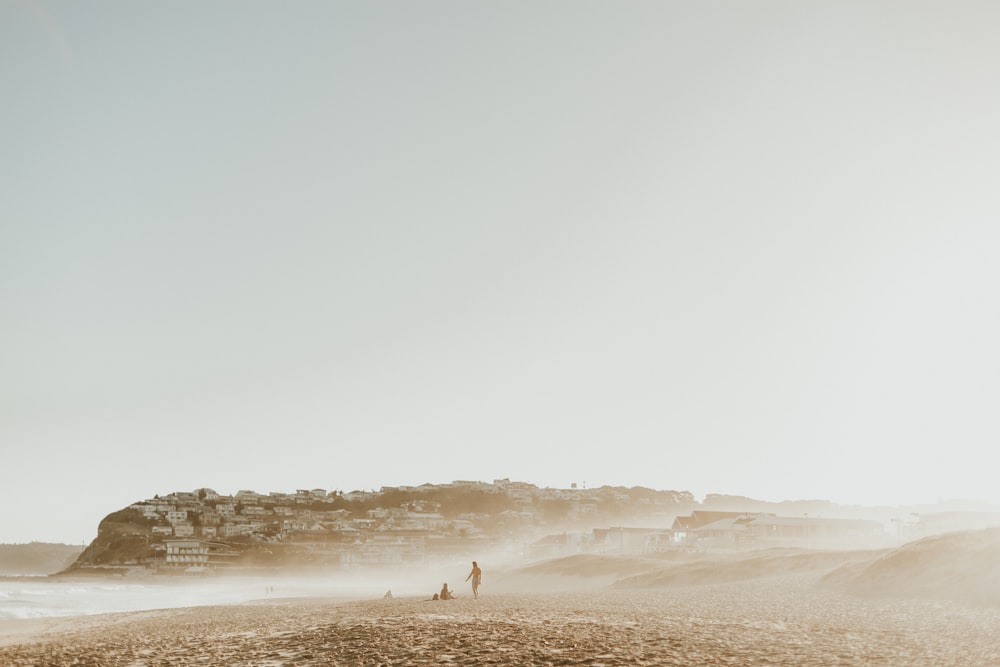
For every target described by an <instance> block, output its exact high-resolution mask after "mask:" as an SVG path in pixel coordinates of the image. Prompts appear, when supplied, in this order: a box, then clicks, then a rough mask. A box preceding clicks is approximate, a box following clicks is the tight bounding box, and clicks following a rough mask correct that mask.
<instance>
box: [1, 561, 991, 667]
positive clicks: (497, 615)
mask: <svg viewBox="0 0 1000 667" xmlns="http://www.w3.org/2000/svg"><path fill="white" fill-rule="evenodd" d="M815 582H816V578H815V577H804V576H796V577H784V578H769V579H762V580H756V581H752V582H741V583H734V584H726V585H709V586H697V587H686V588H685V587H678V588H671V589H661V590H646V591H621V590H599V591H588V592H585V593H582V592H578V593H532V594H524V595H515V594H501V595H489V594H488V593H487V592H486V589H485V588H484V590H483V593H484V595H483V597H482V598H481V599H480V600H478V601H476V600H473V599H471V597H469V596H468V595H465V596H463V597H461V598H460V599H458V600H454V601H447V602H441V601H438V602H431V601H424V600H423V599H419V598H397V599H393V600H381V599H379V600H366V601H357V602H350V603H344V602H342V601H329V600H321V599H295V600H268V601H261V602H259V603H250V604H243V605H233V606H219V607H199V608H187V609H173V610H161V611H154V612H137V613H129V614H109V615H106V616H99V617H86V618H82V619H61V620H60V621H59V622H58V623H55V624H53V625H51V626H48V627H44V625H43V626H40V627H36V628H34V629H33V630H32V629H30V628H29V629H28V630H27V631H25V632H22V633H21V634H20V635H16V634H13V635H12V634H9V628H8V634H7V640H8V641H7V643H6V645H2V646H0V665H32V666H35V665H45V666H47V665H53V666H55V665H82V666H101V667H118V666H122V667H125V666H128V667H153V666H161V665H162V666H166V665H181V666H185V665H246V666H251V665H252V666H254V667H277V666H285V665H289V666H290V665H297V666H300V665H344V666H353V665H442V664H444V665H448V664H451V665H592V666H597V665H788V666H796V667H801V666H807V665H887V666H897V665H922V666H923V665H926V666H935V667H939V666H942V665H956V666H957V665H961V666H963V667H969V666H981V665H1000V610H997V609H996V608H974V607H969V606H962V605H957V604H949V603H941V602H932V601H920V600H865V599H861V598H857V597H852V596H847V595H841V594H839V593H837V592H835V591H830V590H824V589H821V588H816V587H815V585H814V584H815Z"/></svg>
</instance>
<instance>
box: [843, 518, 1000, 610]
mask: <svg viewBox="0 0 1000 667" xmlns="http://www.w3.org/2000/svg"><path fill="white" fill-rule="evenodd" d="M998 563H1000V528H986V529H983V530H974V531H964V532H956V533H946V534H944V535H936V536H934V537H928V538H926V539H923V540H919V541H916V542H911V543H909V544H904V545H903V546H901V547H899V548H897V549H893V550H891V551H888V552H885V553H883V554H881V555H880V556H878V557H876V558H873V559H870V560H868V561H866V562H861V563H855V564H852V565H846V566H844V567H841V568H838V569H837V570H835V571H833V572H831V573H830V574H828V575H827V576H826V577H825V578H824V579H823V583H824V584H825V585H827V586H836V587H839V588H841V589H842V590H845V591H850V592H851V593H854V594H857V595H865V596H892V597H922V598H934V599H942V600H958V601H964V602H971V603H975V604H988V605H995V606H998V607H1000V567H998Z"/></svg>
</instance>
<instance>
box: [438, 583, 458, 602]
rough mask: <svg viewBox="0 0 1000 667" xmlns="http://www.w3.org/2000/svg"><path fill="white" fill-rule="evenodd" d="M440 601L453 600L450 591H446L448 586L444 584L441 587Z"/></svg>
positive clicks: (453, 597)
mask: <svg viewBox="0 0 1000 667" xmlns="http://www.w3.org/2000/svg"><path fill="white" fill-rule="evenodd" d="M441 599H442V600H454V599H455V596H454V595H452V594H451V591H449V590H448V584H445V585H444V586H442V587H441Z"/></svg>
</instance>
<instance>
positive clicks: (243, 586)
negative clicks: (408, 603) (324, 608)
mask: <svg viewBox="0 0 1000 667" xmlns="http://www.w3.org/2000/svg"><path fill="white" fill-rule="evenodd" d="M383 592H384V591H383V590H380V589H378V588H376V587H374V586H366V585H363V584H360V583H359V582H353V583H352V582H343V581H342V582H334V581H327V580H323V579H305V578H299V579H290V578H274V579H267V578H256V577H220V578H217V579H197V580H184V579H180V580H178V579H170V580H168V581H166V582H164V583H159V582H150V581H143V582H141V583H139V582H137V583H132V582H124V581H121V582H119V581H114V580H108V579H99V580H79V579H78V580H65V579H54V578H49V577H16V578H15V577H10V578H4V579H0V620H11V619H22V618H46V617H54V616H79V615H87V614H105V613H111V612H121V611H140V610H146V609H168V608H174V607H198V606H205V605H217V604H235V603H240V602H248V601H250V600H261V599H267V598H287V597H317V596H322V597H338V598H345V599H365V598H372V597H379V596H381V595H382V593H383Z"/></svg>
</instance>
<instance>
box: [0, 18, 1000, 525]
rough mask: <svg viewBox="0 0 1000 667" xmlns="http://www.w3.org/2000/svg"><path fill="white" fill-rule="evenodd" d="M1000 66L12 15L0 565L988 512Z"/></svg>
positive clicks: (852, 44)
mask: <svg viewBox="0 0 1000 667" xmlns="http://www.w3.org/2000/svg"><path fill="white" fill-rule="evenodd" d="M997 25H1000V7H998V6H997V5H996V4H994V3H989V2H982V3H961V2H948V3H919V2H870V1H868V0H864V1H861V2H855V3H851V2H839V1H838V2H743V1H733V2H712V1H705V0H699V1H698V2H684V3H681V2H604V1H600V2H585V1H580V0H571V1H566V2H537V1H535V0H532V1H530V2H512V1H508V0H505V1H503V2H465V1H456V2H409V1H406V2H403V1H401V2H378V1H374V2H373V1H368V0H365V1H363V2H328V1H323V2H295V3H280V2H253V1H248V0H238V1H235V0H234V1H231V2H130V1H125V0H120V1H117V2H87V3H80V2H75V1H72V0H67V1H66V2H31V1H28V0H0V96H2V103H0V183H2V196H0V447H2V470H3V483H2V484H0V542H17V541H28V540H45V541H69V542H79V541H82V540H88V541H89V540H90V539H91V538H92V537H93V536H94V535H95V534H96V530H97V524H98V522H99V521H100V519H101V518H102V517H103V516H104V515H106V514H108V513H109V512H111V511H114V510H117V509H120V508H121V507H123V506H125V505H127V504H129V503H131V502H133V501H135V500H139V499H143V498H146V497H149V496H152V495H153V494H155V493H168V492H171V491H175V490H192V489H195V488H198V487H202V486H208V487H211V488H214V489H216V490H217V491H220V492H222V493H235V492H236V491H237V490H239V489H254V490H257V491H293V490H295V489H297V488H314V487H322V488H326V489H342V490H344V491H349V490H351V489H367V488H378V487H380V486H382V485H383V484H385V485H395V484H421V483H423V482H447V481H450V480H453V479H481V480H492V479H494V478H497V477H510V478H511V479H516V480H523V481H528V482H534V483H536V484H538V485H540V486H558V487H565V486H569V484H570V483H572V482H577V483H584V482H586V484H587V485H588V486H599V485H602V484H613V485H627V486H633V485H642V486H650V487H654V488H661V489H678V490H689V491H692V492H693V493H695V495H696V496H699V497H701V496H703V495H704V494H706V493H733V494H742V495H749V496H753V497H757V498H762V499H769V500H783V499H793V498H828V499H831V500H835V501H839V502H846V503H865V504H868V503H891V504H896V503H905V502H934V501H936V500H937V499H940V498H948V499H953V498H966V499H980V500H986V501H990V502H998V501H1000V485H998V484H997V482H996V470H995V467H994V466H993V465H991V464H992V461H993V459H994V454H993V452H994V451H995V450H996V449H997V446H998V444H1000V442H998V436H1000V425H998V411H997V406H998V404H1000V351H998V349H1000V300H998V295H997V292H998V287H1000V262H998V256H1000V188H998V187H997V182H996V179H997V175H998V174H1000V123H998V122H997V119H998V118H1000V85H998V82H1000V39H998V35H997V29H996V26H997Z"/></svg>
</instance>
